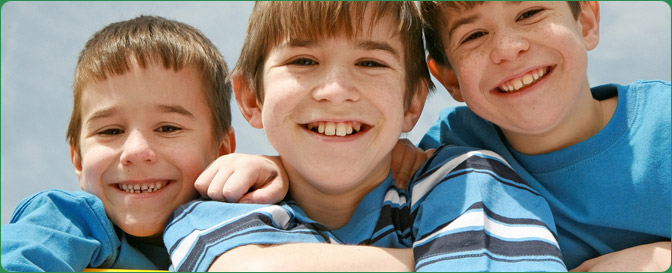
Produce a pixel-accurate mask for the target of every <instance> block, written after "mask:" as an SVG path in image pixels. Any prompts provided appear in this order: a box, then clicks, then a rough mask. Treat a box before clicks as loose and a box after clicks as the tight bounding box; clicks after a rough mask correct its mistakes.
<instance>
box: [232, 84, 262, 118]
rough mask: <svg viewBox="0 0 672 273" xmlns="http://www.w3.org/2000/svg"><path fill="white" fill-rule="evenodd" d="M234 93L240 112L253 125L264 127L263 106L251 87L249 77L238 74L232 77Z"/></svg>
mask: <svg viewBox="0 0 672 273" xmlns="http://www.w3.org/2000/svg"><path fill="white" fill-rule="evenodd" d="M232 85H233V93H234V95H235V96H236V102H238V108H240V113H241V114H243V117H245V119H246V120H247V122H249V123H250V125H252V127H254V128H257V129H262V128H263V127H264V125H263V123H262V122H261V106H260V103H259V102H258V100H257V96H256V95H255V93H254V92H253V91H252V90H251V89H250V83H249V81H248V79H247V78H245V77H243V76H241V75H236V76H234V77H233V79H232Z"/></svg>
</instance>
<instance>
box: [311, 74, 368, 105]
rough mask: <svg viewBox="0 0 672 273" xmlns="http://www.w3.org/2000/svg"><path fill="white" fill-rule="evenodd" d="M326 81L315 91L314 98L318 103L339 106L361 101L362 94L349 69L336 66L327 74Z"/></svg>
mask: <svg viewBox="0 0 672 273" xmlns="http://www.w3.org/2000/svg"><path fill="white" fill-rule="evenodd" d="M326 73H327V75H325V77H324V79H325V80H324V81H322V83H321V84H320V85H319V86H318V87H317V88H315V89H314V90H313V98H314V99H315V100H317V101H324V102H329V103H331V104H334V105H339V104H342V103H345V102H348V101H349V102H355V101H358V100H359V97H360V93H359V90H358V89H357V86H356V85H355V83H354V80H355V79H354V77H353V75H352V74H351V73H352V71H350V69H348V68H347V67H342V66H334V67H333V68H331V69H330V71H327V72H326Z"/></svg>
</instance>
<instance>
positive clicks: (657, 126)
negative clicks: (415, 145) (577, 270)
mask: <svg viewBox="0 0 672 273" xmlns="http://www.w3.org/2000/svg"><path fill="white" fill-rule="evenodd" d="M592 93H593V97H594V98H595V99H597V100H604V99H607V98H611V97H614V96H618V105H617V107H616V110H615V112H614V115H613V117H612V118H611V120H610V121H609V123H608V124H607V125H606V126H605V127H604V128H603V129H602V130H601V131H600V132H598V133H597V134H596V135H594V136H592V137H591V138H589V139H587V140H585V141H582V142H580V143H577V144H575V145H573V146H570V147H567V148H564V149H561V150H559V151H555V152H551V153H547V154H541V155H525V154H521V153H519V152H517V151H516V150H515V149H513V148H512V147H511V146H510V145H509V143H508V142H507V141H506V139H505V138H504V137H503V135H502V133H501V131H500V130H499V128H498V127H497V126H495V125H493V124H492V123H490V122H488V121H486V120H484V119H482V118H480V117H478V116H477V115H476V114H474V113H473V112H472V111H471V110H469V108H467V107H464V106H462V107H455V108H448V109H445V110H443V111H442V112H441V114H440V117H439V120H438V121H437V123H436V124H435V125H434V126H433V127H432V128H431V129H430V130H429V131H428V132H427V134H426V135H425V136H424V138H423V139H422V141H421V142H420V145H419V146H420V147H421V148H423V149H427V148H436V147H439V146H440V145H445V144H449V145H467V146H473V147H478V148H482V149H489V150H492V151H495V152H496V153H498V154H500V155H502V156H503V157H504V158H505V159H506V160H507V161H508V162H509V163H510V164H511V166H512V167H513V169H514V170H516V172H517V173H518V174H519V175H520V176H521V177H522V178H523V179H525V180H526V181H527V183H528V184H529V185H530V186H532V188H534V189H535V190H536V191H538V192H539V193H540V194H541V195H542V196H543V197H544V198H545V199H546V200H547V201H548V203H549V205H550V206H551V209H552V211H553V215H554V217H555V223H556V225H557V230H558V236H559V237H558V239H559V243H560V247H561V249H562V253H563V256H564V258H565V263H566V264H567V267H568V268H570V269H571V268H574V267H576V266H578V265H579V264H580V263H581V262H583V261H585V260H587V259H590V258H594V257H597V256H600V255H604V254H607V253H611V252H614V251H618V250H622V249H625V248H629V247H632V246H637V245H641V244H647V243H651V242H656V241H669V240H670V203H671V202H670V178H671V175H670V165H671V163H670V113H671V110H670V83H669V82H660V81H638V82H634V83H632V84H630V85H627V86H621V85H604V86H599V87H595V88H593V89H592Z"/></svg>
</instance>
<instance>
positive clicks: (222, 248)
mask: <svg viewBox="0 0 672 273" xmlns="http://www.w3.org/2000/svg"><path fill="white" fill-rule="evenodd" d="M322 230H325V229H324V228H323V227H321V226H320V225H318V224H316V223H314V222H312V223H311V222H306V221H298V220H297V217H296V214H295V211H293V210H292V208H291V207H290V206H288V205H256V204H232V203H223V202H217V201H193V202H191V203H187V204H185V205H183V206H182V207H180V208H178V210H177V211H176V212H175V215H174V218H173V220H172V221H171V222H170V224H169V225H168V226H167V227H166V230H165V232H164V242H165V243H166V247H168V252H169V254H170V258H171V260H172V263H173V268H172V269H173V270H175V271H179V272H185V271H201V272H202V271H206V270H207V269H208V268H209V267H210V265H211V264H212V262H213V261H214V260H215V259H216V258H217V257H218V256H219V255H221V254H223V253H225V252H227V251H229V250H231V249H234V248H236V247H239V246H244V245H277V244H287V243H328V242H331V241H332V239H333V238H331V237H329V236H328V235H326V233H325V232H322Z"/></svg>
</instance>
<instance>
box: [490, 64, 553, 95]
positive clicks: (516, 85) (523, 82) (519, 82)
mask: <svg viewBox="0 0 672 273" xmlns="http://www.w3.org/2000/svg"><path fill="white" fill-rule="evenodd" d="M546 73H548V72H547V70H546V68H539V69H536V70H534V71H532V72H530V73H527V74H525V75H523V76H522V77H520V78H517V79H512V80H509V81H507V82H505V83H504V84H502V85H501V86H499V89H501V90H502V91H504V92H512V91H518V90H519V89H521V88H523V87H524V86H527V85H529V84H531V83H533V82H535V81H536V80H538V79H539V78H541V77H543V76H544V75H546Z"/></svg>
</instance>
